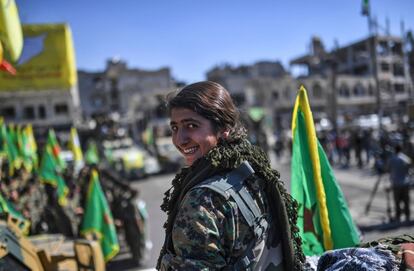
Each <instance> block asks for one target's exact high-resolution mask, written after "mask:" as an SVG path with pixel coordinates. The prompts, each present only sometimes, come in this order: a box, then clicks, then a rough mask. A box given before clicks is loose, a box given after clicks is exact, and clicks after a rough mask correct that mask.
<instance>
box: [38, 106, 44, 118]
mask: <svg viewBox="0 0 414 271" xmlns="http://www.w3.org/2000/svg"><path fill="white" fill-rule="evenodd" d="M37 112H38V116H39V119H45V118H46V108H45V106H44V105H39V107H38V108H37Z"/></svg>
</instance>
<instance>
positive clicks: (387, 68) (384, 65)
mask: <svg viewBox="0 0 414 271" xmlns="http://www.w3.org/2000/svg"><path fill="white" fill-rule="evenodd" d="M389 71H390V64H389V63H387V62H381V72H384V73H386V72H389Z"/></svg>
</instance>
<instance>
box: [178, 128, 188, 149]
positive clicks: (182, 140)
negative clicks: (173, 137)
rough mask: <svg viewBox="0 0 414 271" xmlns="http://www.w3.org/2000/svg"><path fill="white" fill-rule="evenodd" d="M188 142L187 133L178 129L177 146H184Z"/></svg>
mask: <svg viewBox="0 0 414 271" xmlns="http://www.w3.org/2000/svg"><path fill="white" fill-rule="evenodd" d="M188 142H189V137H188V133H187V132H186V131H185V130H184V129H179V130H178V132H177V143H178V145H185V144H187V143H188Z"/></svg>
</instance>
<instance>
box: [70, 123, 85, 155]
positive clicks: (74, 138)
mask: <svg viewBox="0 0 414 271" xmlns="http://www.w3.org/2000/svg"><path fill="white" fill-rule="evenodd" d="M69 148H70V150H71V151H72V153H73V159H74V160H75V162H80V161H83V154H82V148H81V145H80V142H79V136H78V132H77V131H76V128H75V127H72V128H71V129H70V138H69Z"/></svg>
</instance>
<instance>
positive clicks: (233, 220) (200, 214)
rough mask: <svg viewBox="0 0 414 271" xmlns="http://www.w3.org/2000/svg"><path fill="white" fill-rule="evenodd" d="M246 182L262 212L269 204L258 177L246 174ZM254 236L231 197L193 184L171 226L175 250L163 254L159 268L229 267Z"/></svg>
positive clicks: (202, 268)
mask: <svg viewBox="0 0 414 271" xmlns="http://www.w3.org/2000/svg"><path fill="white" fill-rule="evenodd" d="M245 183H246V188H247V190H248V191H249V193H250V194H251V195H253V198H254V199H255V202H256V204H257V205H258V207H259V208H260V210H261V211H262V212H265V211H266V210H267V209H268V208H267V202H266V199H265V197H264V195H265V194H264V193H263V191H262V190H261V189H260V187H263V185H262V186H261V185H260V180H259V179H257V178H249V180H247V181H246V182H245ZM264 236H267V234H266V235H264ZM254 238H255V236H254V233H253V231H252V230H251V227H249V225H248V224H247V222H246V220H245V219H244V218H243V216H242V214H241V212H240V210H239V209H238V206H237V204H236V202H235V201H234V200H233V199H232V198H230V199H229V200H226V199H225V198H224V197H223V196H222V195H220V194H218V193H217V192H215V191H213V190H211V189H208V188H204V187H197V186H196V187H194V188H193V189H191V190H190V191H189V192H188V193H187V194H186V196H185V197H184V199H183V202H182V204H181V207H180V210H179V212H178V214H177V217H176V219H175V223H174V226H173V230H172V243H173V248H174V254H173V253H168V254H166V255H164V257H163V258H162V262H161V263H162V264H161V266H162V268H161V270H163V269H169V270H170V269H172V270H211V269H214V270H216V269H217V270H219V269H224V268H226V267H227V268H228V269H230V267H229V266H232V265H234V264H235V263H236V262H237V261H238V260H239V259H240V258H242V257H243V256H244V255H245V251H246V250H247V249H248V246H249V245H250V244H251V242H252V241H253V240H254ZM260 241H261V240H256V241H255V244H256V245H257V244H259V243H260ZM166 267H167V268H166Z"/></svg>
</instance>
